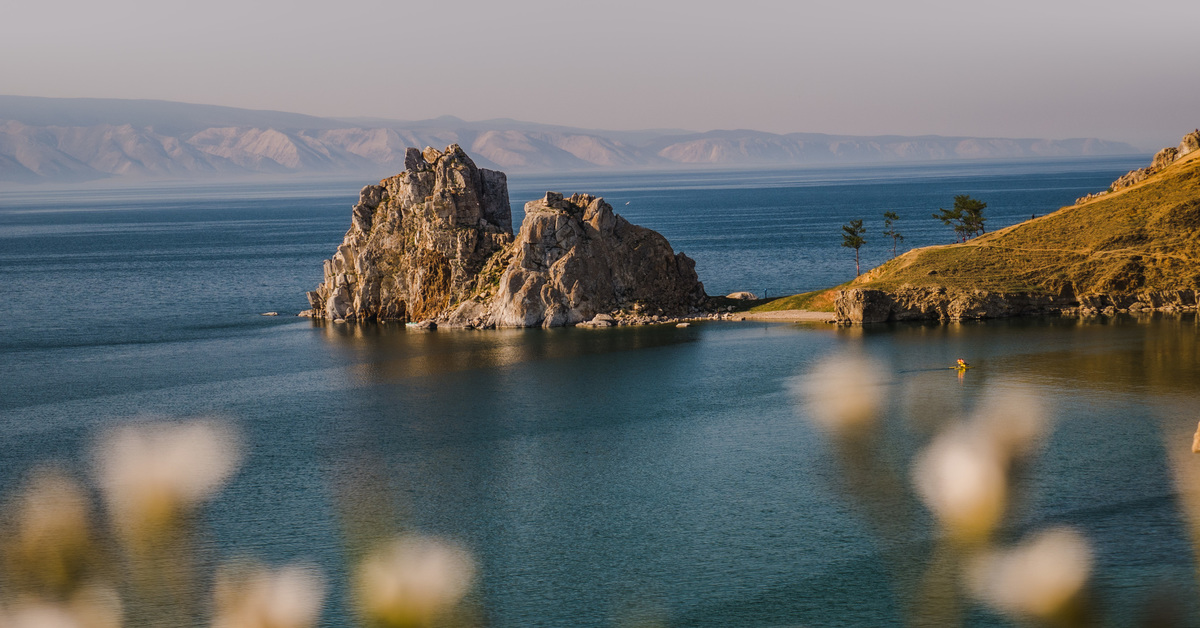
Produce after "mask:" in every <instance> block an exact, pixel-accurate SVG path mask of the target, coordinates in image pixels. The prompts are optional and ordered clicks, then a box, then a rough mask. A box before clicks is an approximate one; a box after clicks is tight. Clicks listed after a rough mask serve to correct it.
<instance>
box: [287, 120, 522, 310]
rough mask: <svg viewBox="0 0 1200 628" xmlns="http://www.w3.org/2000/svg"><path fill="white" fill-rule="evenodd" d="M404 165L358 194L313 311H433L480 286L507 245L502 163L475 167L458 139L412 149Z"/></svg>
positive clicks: (509, 212)
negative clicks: (494, 167) (438, 147)
mask: <svg viewBox="0 0 1200 628" xmlns="http://www.w3.org/2000/svg"><path fill="white" fill-rule="evenodd" d="M404 161H405V164H404V165H405V171H404V172H402V173H400V174H398V175H396V176H394V177H391V178H389V179H384V180H383V181H381V182H380V184H379V185H369V186H367V187H365V188H363V189H362V192H361V193H360V194H359V201H358V204H357V205H355V206H354V209H353V211H352V219H351V226H350V230H349V231H347V232H346V237H345V238H344V239H343V240H342V244H341V246H339V247H338V249H337V252H336V253H335V254H334V256H333V258H332V259H330V260H327V261H326V262H325V278H324V281H323V282H322V283H321V285H320V286H318V287H317V289H316V290H315V291H313V292H309V293H308V300H309V303H310V304H311V305H312V308H313V309H312V310H311V311H310V314H311V315H313V316H316V317H319V318H328V319H331V320H337V319H345V320H360V321H369V320H424V319H430V318H435V317H437V316H439V315H440V314H442V313H443V312H445V311H446V310H447V308H449V307H450V306H452V305H454V304H457V303H458V302H460V301H462V300H463V299H466V298H468V297H470V296H471V295H472V294H474V293H475V292H476V290H477V288H478V287H479V286H478V280H479V276H480V271H481V270H483V268H484V266H485V265H486V264H487V263H488V261H489V260H491V259H492V257H493V256H494V255H496V254H497V253H498V252H500V251H503V250H505V249H506V248H507V247H508V246H509V245H511V244H512V241H513V235H512V210H511V208H510V207H509V202H508V183H507V179H506V177H505V176H504V173H503V172H497V171H494V170H487V169H484V168H477V167H476V166H475V163H474V162H473V161H471V158H470V157H468V156H467V154H466V153H465V152H463V150H462V149H461V148H459V147H458V145H457V144H455V145H451V146H450V147H449V148H447V149H446V151H445V152H439V151H437V150H434V149H432V148H426V149H425V151H424V152H422V151H418V150H417V149H415V148H410V149H408V152H407V154H406V155H405V160H404Z"/></svg>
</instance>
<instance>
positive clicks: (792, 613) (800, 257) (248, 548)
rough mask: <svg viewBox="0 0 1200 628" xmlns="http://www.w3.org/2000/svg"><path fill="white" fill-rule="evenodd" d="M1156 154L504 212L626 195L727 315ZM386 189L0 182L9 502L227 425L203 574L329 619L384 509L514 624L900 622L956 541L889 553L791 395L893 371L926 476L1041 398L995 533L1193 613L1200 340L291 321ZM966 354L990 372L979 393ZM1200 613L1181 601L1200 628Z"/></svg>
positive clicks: (758, 178)
mask: <svg viewBox="0 0 1200 628" xmlns="http://www.w3.org/2000/svg"><path fill="white" fill-rule="evenodd" d="M1145 161H1146V159H1145V158H1144V157H1138V158H1132V159H1103V160H1088V161H1051V162H1024V163H1017V162H1014V163H986V164H985V163H969V164H940V165H919V166H911V165H909V166H900V167H883V166H872V167H841V168H817V169H807V170H793V171H768V172H762V171H757V172H752V173H751V172H734V171H692V172H687V173H639V174H632V175H617V174H587V175H584V174H578V175H563V176H554V177H549V176H548V177H518V176H513V177H511V178H510V194H511V197H512V199H513V201H514V214H515V215H514V219H515V220H514V222H517V221H519V219H520V206H521V205H522V204H523V202H524V201H526V200H530V199H533V198H536V197H538V196H541V194H542V193H544V191H545V190H547V189H554V190H557V191H560V192H564V193H568V194H569V193H572V192H589V193H597V194H602V195H604V196H605V197H606V198H607V199H608V200H609V201H610V202H611V203H612V204H613V205H614V207H615V208H616V209H617V211H618V213H621V214H623V215H625V216H626V217H627V218H629V219H630V220H631V221H632V222H634V223H637V224H642V225H645V226H648V227H651V228H654V229H657V230H659V231H660V232H662V233H663V234H664V235H666V236H667V237H668V238H669V239H670V241H671V242H672V244H673V245H674V246H675V249H676V250H677V251H680V250H682V251H684V252H686V253H687V254H688V255H690V256H692V257H693V258H695V259H696V260H697V271H698V272H699V274H700V276H701V279H702V280H703V281H704V282H705V285H706V286H707V287H708V291H709V293H710V294H724V293H726V292H732V291H735V290H751V291H755V292H760V293H761V292H764V291H765V292H767V293H769V294H772V295H778V294H785V293H795V292H800V291H805V290H811V289H815V288H819V287H824V286H829V285H834V284H837V283H840V282H842V281H845V280H847V279H849V278H851V277H852V276H853V256H852V253H851V252H850V251H848V250H846V249H842V248H840V247H839V244H840V233H839V232H840V225H841V224H843V223H845V222H846V221H848V220H849V219H853V218H865V219H866V221H867V226H868V228H870V229H871V233H869V234H868V237H867V239H868V245H867V247H866V248H864V250H863V253H864V264H865V265H868V266H869V265H873V264H876V263H878V262H880V261H882V260H884V259H886V258H887V257H888V256H889V255H890V250H885V247H884V244H883V238H882V237H880V236H879V235H878V232H879V231H880V230H881V223H882V220H881V214H882V212H883V211H887V210H892V211H896V212H897V213H899V214H900V216H901V221H900V223H899V226H900V230H901V232H902V233H904V234H905V236H906V240H905V245H911V246H920V245H924V244H931V243H938V242H946V241H949V240H950V239H952V237H953V235H952V233H951V232H950V230H949V229H948V228H946V227H944V226H942V225H941V224H940V223H938V222H937V221H935V220H933V219H932V218H930V216H929V214H930V213H932V212H933V211H935V210H936V209H937V208H938V207H939V206H940V207H946V206H948V205H949V204H950V203H952V198H953V196H954V195H955V194H970V195H972V196H974V197H976V198H980V199H982V200H984V201H986V202H988V203H989V207H988V212H987V213H988V215H989V217H990V222H989V227H990V228H999V227H1002V226H1006V225H1009V224H1013V223H1015V222H1018V221H1020V220H1023V219H1027V218H1028V217H1029V216H1030V215H1031V214H1034V213H1036V214H1043V213H1046V212H1048V211H1050V210H1052V209H1054V208H1057V207H1059V206H1061V205H1063V204H1067V203H1070V202H1072V201H1073V199H1074V198H1076V197H1078V196H1082V195H1083V194H1085V193H1088V192H1091V191H1095V190H1099V189H1103V188H1104V187H1106V186H1107V184H1108V183H1109V182H1111V181H1112V180H1113V179H1114V178H1115V177H1116V176H1118V175H1119V174H1121V173H1124V172H1125V171H1127V170H1129V169H1131V168H1133V167H1137V166H1140V165H1143V163H1144V162H1145ZM363 183H364V182H315V183H314V182H308V183H303V184H290V185H279V184H263V185H249V184H239V185H225V186H220V187H217V186H199V185H197V186H176V187H166V188H145V189H104V188H98V189H90V190H88V189H69V190H54V191H51V190H30V189H11V190H0V271H3V276H4V284H3V285H4V288H3V290H2V291H0V296H2V297H3V298H2V299H0V360H2V364H3V369H4V371H3V376H2V377H0V439H2V441H0V442H3V447H4V448H3V452H2V453H0V482H2V485H3V486H5V487H11V486H13V485H14V484H16V483H17V482H18V481H19V479H20V478H21V477H22V476H23V474H24V473H26V472H27V471H28V470H29V469H30V468H31V467H32V466H33V465H34V464H35V463H36V462H38V461H43V460H47V459H56V460H59V461H64V462H65V463H66V464H68V465H74V466H75V467H77V468H78V469H79V470H80V471H81V472H83V471H84V470H86V468H87V462H86V461H87V458H88V452H89V451H90V447H91V445H90V443H91V442H92V441H93V440H94V438H95V437H96V436H97V434H99V433H101V432H102V430H103V429H104V428H105V427H107V426H111V425H115V424H120V423H123V422H126V421H129V420H131V419H132V420H144V419H150V418H169V419H177V418H187V417H199V416H203V417H211V416H215V417H220V418H224V419H226V420H228V421H229V422H231V423H233V424H234V425H236V426H237V427H238V429H239V430H240V432H241V434H242V436H243V438H244V439H245V441H246V448H247V454H248V455H247V458H246V461H245V463H244V465H243V467H242V468H241V470H240V472H239V473H238V475H236V476H235V477H234V479H233V480H232V481H231V483H230V484H229V485H228V487H227V488H226V489H225V490H224V491H223V492H222V493H221V495H220V497H219V499H218V500H216V501H215V502H214V503H213V504H212V505H211V507H209V508H208V509H207V510H206V519H205V524H206V526H205V528H206V530H207V534H206V536H205V539H207V540H206V548H207V551H210V552H211V553H212V554H213V555H215V556H217V557H229V556H238V555H252V556H257V557H260V558H262V559H264V560H267V561H269V562H272V563H281V562H285V561H291V560H299V559H305V560H309V561H313V562H315V563H316V564H317V565H319V566H320V567H321V569H322V570H323V571H324V572H325V574H326V576H327V577H328V578H329V580H330V583H331V587H332V590H331V592H330V594H331V596H332V597H331V599H330V602H329V604H328V605H327V609H326V612H325V615H324V624H325V625H331V626H332V625H342V624H344V623H345V622H346V621H347V612H348V611H347V608H348V602H347V601H346V595H347V592H346V587H345V579H346V575H345V573H346V572H345V569H346V556H345V553H346V547H347V545H348V544H349V543H350V542H351V541H352V540H353V539H348V538H347V535H348V534H349V533H348V530H349V529H351V528H353V526H352V525H350V522H353V521H355V520H356V519H357V518H365V517H367V516H368V514H369V513H372V512H387V513H391V514H390V515H388V517H389V518H390V520H391V522H392V523H393V524H395V525H397V526H400V527H403V528H405V529H413V530H419V531H422V532H425V533H429V534H436V535H440V536H443V537H447V538H450V539H454V540H456V541H457V542H459V543H461V544H462V545H464V546H465V547H467V548H469V549H470V551H471V552H472V554H473V555H474V556H475V558H476V560H477V561H478V563H479V565H480V570H481V575H480V577H479V579H478V581H477V585H476V587H475V589H474V591H473V593H472V596H473V599H474V600H475V602H476V603H478V604H479V605H480V606H481V607H482V608H484V609H485V612H486V614H487V618H488V621H489V622H490V624H491V625H495V626H605V625H613V624H614V623H620V622H624V621H629V620H631V619H632V618H637V617H642V616H650V617H658V618H662V619H665V620H666V621H667V622H668V623H669V624H670V625H677V626H783V625H789V626H790V625H822V626H839V625H846V626H850V625H900V624H902V623H903V621H904V617H905V615H904V604H905V603H906V600H907V597H908V596H910V594H911V593H912V590H913V589H914V587H915V581H914V576H913V574H914V573H919V571H920V568H921V567H922V566H923V565H924V564H925V563H926V562H927V561H928V560H929V553H930V551H931V544H932V539H933V538H934V529H933V525H932V523H931V521H930V520H929V518H928V515H927V514H926V513H925V512H924V510H923V509H921V508H920V507H918V506H915V505H913V506H912V507H911V512H912V516H913V523H912V527H911V530H910V532H909V533H908V534H907V536H905V537H903V538H897V537H895V536H888V535H886V534H881V533H880V531H879V530H878V529H877V528H876V527H875V526H874V525H873V524H871V523H870V521H871V520H870V519H869V518H868V517H867V513H868V511H869V508H868V504H865V503H864V502H863V500H862V499H861V498H862V496H861V495H856V494H855V493H853V492H848V491H847V490H845V485H844V482H843V481H842V479H843V477H844V473H845V472H846V462H847V461H845V460H842V459H840V458H839V456H838V455H837V454H836V453H835V452H834V451H833V450H832V449H831V448H830V446H829V441H828V439H827V438H826V437H825V435H823V434H822V433H820V432H819V431H817V430H816V429H814V427H813V426H812V424H811V423H810V422H809V421H808V420H807V417H806V412H807V411H806V409H805V408H804V407H803V406H802V405H800V404H799V403H798V402H797V399H796V398H795V397H794V396H793V395H792V394H791V393H790V392H789V391H790V390H791V389H792V387H793V386H794V383H795V382H796V381H798V379H799V380H802V379H803V377H804V374H805V373H806V372H807V371H808V370H809V369H810V368H811V367H812V365H813V364H815V363H817V362H818V361H820V360H821V359H823V358H825V357H826V356H829V355H831V354H834V353H839V352H845V351H853V352H859V353H863V354H867V355H870V356H874V357H875V358H877V359H878V360H880V361H881V362H882V364H884V365H885V368H886V371H887V385H886V388H887V391H888V394H887V396H886V399H887V404H886V408H887V411H886V413H885V417H884V419H883V424H882V426H881V428H880V429H881V435H885V436H886V439H887V444H888V446H887V447H885V448H884V451H885V452H886V453H885V454H884V455H883V458H881V461H882V462H883V463H884V467H885V468H886V469H889V470H890V471H889V473H893V474H894V475H895V477H896V478H899V479H900V480H901V481H902V483H907V477H908V476H907V473H908V471H907V467H908V464H909V461H910V460H911V457H912V456H913V454H914V453H915V452H916V451H917V450H919V448H920V447H921V446H922V444H923V443H924V442H926V441H927V439H928V438H929V436H930V435H931V434H932V433H934V432H935V431H936V430H937V429H938V426H941V425H944V424H946V422H948V421H954V420H957V418H958V417H962V416H965V415H968V414H970V413H971V412H972V409H973V408H976V407H977V406H979V405H980V404H984V403H987V400H989V399H994V398H996V397H997V396H999V397H1001V398H1002V397H1003V395H1004V394H1005V391H1011V390H1013V389H1014V388H1015V387H1020V388H1022V389H1023V390H1027V391H1033V392H1034V393H1036V394H1037V395H1039V396H1040V397H1041V398H1043V399H1044V400H1045V402H1046V403H1047V404H1048V405H1049V407H1050V408H1051V409H1052V414H1053V415H1054V416H1055V418H1056V420H1055V422H1054V424H1053V430H1052V432H1051V434H1050V436H1049V439H1048V441H1047V442H1046V443H1045V445H1044V446H1043V448H1042V449H1041V450H1040V453H1038V454H1037V455H1036V457H1035V459H1034V460H1033V462H1032V464H1031V465H1030V468H1029V469H1028V471H1027V475H1028V482H1027V491H1026V493H1025V494H1024V498H1023V499H1022V500H1020V501H1019V502H1018V503H1017V504H1016V505H1015V506H1014V508H1013V511H1012V512H1011V514H1010V516H1009V518H1008V519H1006V523H1005V525H1004V528H1003V531H1002V537H1003V538H1004V539H1005V540H1014V539H1017V538H1020V537H1022V536H1024V535H1025V534H1026V533H1028V532H1030V531H1034V530H1038V529H1041V528H1045V527H1047V526H1050V525H1058V524H1066V525H1070V526H1073V527H1075V528H1077V529H1078V530H1080V531H1081V532H1083V533H1084V534H1085V535H1086V537H1087V538H1088V540H1089V542H1090V543H1091V545H1092V547H1093V551H1094V561H1095V567H1094V572H1095V575H1094V577H1093V579H1092V586H1093V587H1094V590H1095V592H1096V597H1097V598H1098V599H1100V600H1102V603H1103V606H1104V608H1105V610H1106V611H1107V612H1108V613H1109V616H1110V618H1115V619H1111V622H1112V623H1113V624H1114V625H1119V624H1127V623H1128V622H1129V621H1130V618H1131V617H1132V616H1133V615H1134V614H1136V613H1138V612H1140V611H1141V609H1142V607H1143V604H1144V603H1145V601H1147V600H1149V599H1151V597H1153V596H1155V595H1163V594H1164V593H1163V592H1164V591H1165V592H1167V594H1171V593H1175V592H1178V591H1194V590H1195V586H1196V583H1195V580H1194V576H1193V574H1194V573H1195V564H1194V562H1193V559H1192V551H1193V550H1192V548H1191V545H1190V543H1189V540H1188V532H1187V526H1186V524H1185V520H1184V517H1183V515H1182V514H1181V509H1180V504H1179V500H1178V496H1177V494H1176V492H1175V490H1174V488H1173V486H1172V480H1171V473H1170V468H1169V463H1168V459H1167V456H1166V451H1167V449H1166V448H1167V447H1189V446H1190V435H1191V432H1192V431H1193V430H1194V426H1195V423H1196V421H1197V420H1198V419H1200V417H1198V416H1197V414H1198V411H1197V408H1200V404H1198V403H1197V401H1198V400H1197V397H1198V395H1197V392H1198V388H1197V385H1196V382H1197V381H1200V360H1198V359H1197V358H1198V353H1197V341H1198V340H1200V339H1198V337H1197V331H1198V329H1200V327H1198V323H1197V320H1196V318H1195V317H1193V316H1183V317H1174V318H1171V317H1159V318H1155V319H1146V320H1141V321H1135V320H1133V319H1116V320H1110V321H1106V322H1103V323H1088V324H1085V323H1080V322H1078V321H1074V320H1054V319H1048V320H1024V321H1003V322H986V323H977V324H964V325H953V326H923V325H896V326H879V327H872V328H868V329H839V328H835V327H834V326H831V325H780V324H764V323H750V322H745V323H705V324H699V325H693V326H692V327H689V328H686V329H679V328H674V327H645V328H615V329H607V330H603V329H602V330H584V329H579V330H576V329H556V330H525V331H514V330H500V331H488V332H482V331H473V332H467V331H439V332H435V333H415V332H407V331H406V330H405V329H404V328H403V326H396V325H381V326H348V325H320V324H314V323H312V322H311V321H309V320H307V319H297V318H295V317H294V316H290V314H294V313H295V312H297V311H299V310H301V309H303V308H305V307H307V305H306V302H305V299H304V291H306V290H311V289H312V288H313V286H315V285H316V283H317V282H318V281H319V280H320V277H321V261H322V260H323V259H325V258H327V257H329V256H330V255H331V254H332V253H333V251H334V248H335V246H336V245H337V244H338V243H339V242H340V241H341V238H342V235H343V234H344V232H345V230H346V228H347V227H348V226H349V215H350V211H349V210H350V206H351V204H352V203H353V202H354V201H355V200H356V198H357V192H358V188H359V187H361V185H362V184H363ZM888 249H890V247H888ZM271 310H274V311H279V312H280V313H281V314H282V315H281V316H279V317H262V316H259V315H258V314H259V313H260V312H264V311H271ZM957 357H965V358H967V359H968V360H969V361H971V362H972V363H974V364H975V365H976V366H977V368H975V369H972V370H971V371H968V372H967V373H966V374H965V375H964V377H962V378H961V379H960V378H958V377H957V376H956V375H955V373H954V372H953V371H948V370H946V369H944V368H943V367H945V366H947V365H948V364H951V363H953V360H954V359H955V358H957ZM1185 441H1186V442H1185ZM1193 598H1194V596H1183V595H1175V599H1177V600H1179V601H1180V602H1181V603H1182V604H1185V607H1184V611H1185V612H1187V613H1189V615H1188V616H1189V617H1190V618H1191V619H1192V621H1193V622H1195V621H1197V620H1198V619H1200V611H1198V609H1197V608H1196V604H1195V603H1193V602H1191V601H1187V600H1191V599H1193ZM967 618H968V620H969V622H970V623H971V624H973V625H1003V621H1002V620H1001V619H1000V618H999V616H997V615H995V614H993V613H991V612H990V611H987V610H985V609H983V608H982V607H971V609H970V610H969V611H968V615H967Z"/></svg>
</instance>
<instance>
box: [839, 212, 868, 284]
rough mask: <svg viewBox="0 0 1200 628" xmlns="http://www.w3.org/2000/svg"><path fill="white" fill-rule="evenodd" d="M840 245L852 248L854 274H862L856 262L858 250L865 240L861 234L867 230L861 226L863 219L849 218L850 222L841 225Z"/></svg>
mask: <svg viewBox="0 0 1200 628" xmlns="http://www.w3.org/2000/svg"><path fill="white" fill-rule="evenodd" d="M842 231H843V232H844V233H842V246H844V247H846V248H848V249H854V276H855V277H857V276H859V275H861V274H862V271H861V267H860V266H859V264H858V250H859V249H860V248H862V245H864V244H866V243H867V241H866V240H865V239H863V234H864V233H866V232H867V229H866V227H863V221H862V220H861V219H860V220H851V221H850V224H848V225H842Z"/></svg>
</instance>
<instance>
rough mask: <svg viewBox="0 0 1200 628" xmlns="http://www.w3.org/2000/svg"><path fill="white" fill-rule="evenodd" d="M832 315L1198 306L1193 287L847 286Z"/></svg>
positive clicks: (996, 314) (919, 316) (968, 315)
mask: <svg viewBox="0 0 1200 628" xmlns="http://www.w3.org/2000/svg"><path fill="white" fill-rule="evenodd" d="M834 307H835V310H834V317H835V318H836V320H837V322H838V323H839V324H843V325H855V324H870V323H886V322H895V321H941V322H956V321H964V320H982V319H989V318H1010V317H1018V316H1078V317H1081V318H1086V317H1092V316H1101V315H1103V316H1113V315H1116V314H1136V313H1139V312H1183V311H1196V310H1198V309H1200V304H1198V302H1197V291H1196V290H1191V289H1188V290H1163V291H1153V290H1147V291H1141V292H1133V293H1113V294H1088V295H1078V296H1076V295H1075V294H1073V293H1071V292H1070V291H1069V290H1064V291H1063V292H1062V293H1060V294H1058V295H1046V294H1031V293H1000V292H989V291H986V290H971V291H967V290H949V289H946V288H901V289H899V290H895V291H884V290H876V289H870V288H853V289H850V290H843V291H841V292H839V293H838V295H837V298H836V300H835V302H834Z"/></svg>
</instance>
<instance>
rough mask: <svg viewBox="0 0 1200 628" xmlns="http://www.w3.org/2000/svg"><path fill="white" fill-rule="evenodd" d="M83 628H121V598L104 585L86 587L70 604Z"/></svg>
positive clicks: (73, 597)
mask: <svg viewBox="0 0 1200 628" xmlns="http://www.w3.org/2000/svg"><path fill="white" fill-rule="evenodd" d="M68 606H69V608H70V610H71V613H72V614H74V615H75V617H76V618H77V619H78V621H79V623H80V625H81V626H83V628H120V627H121V625H122V617H121V598H120V596H119V595H117V592H116V591H114V590H113V589H112V588H111V587H109V586H107V585H103V584H88V585H84V586H83V587H82V588H81V589H80V590H79V591H77V592H76V593H75V595H73V596H71V600H70V602H69V604H68Z"/></svg>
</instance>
